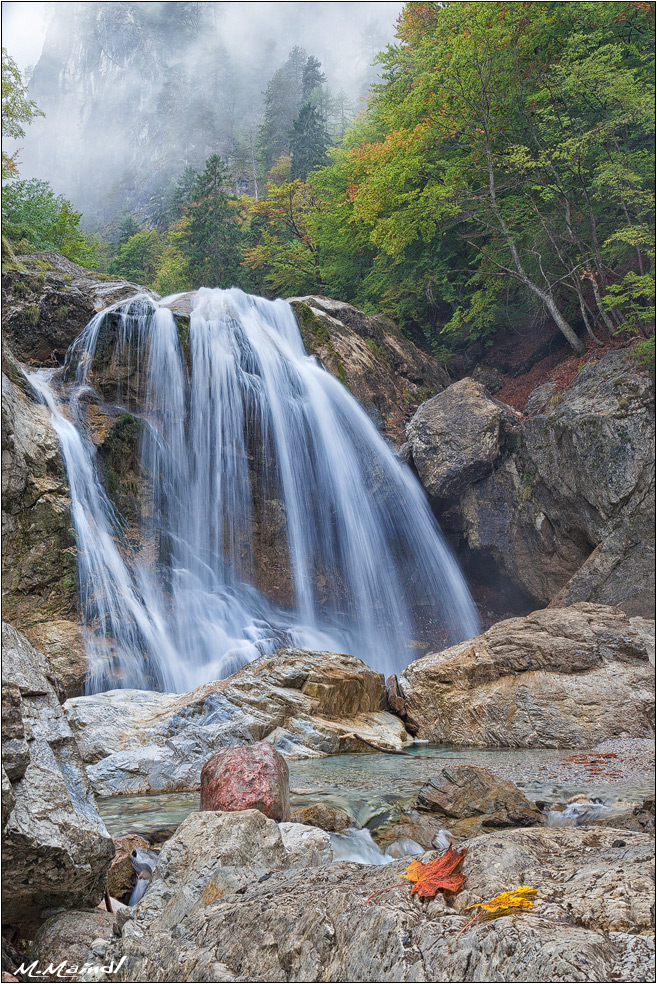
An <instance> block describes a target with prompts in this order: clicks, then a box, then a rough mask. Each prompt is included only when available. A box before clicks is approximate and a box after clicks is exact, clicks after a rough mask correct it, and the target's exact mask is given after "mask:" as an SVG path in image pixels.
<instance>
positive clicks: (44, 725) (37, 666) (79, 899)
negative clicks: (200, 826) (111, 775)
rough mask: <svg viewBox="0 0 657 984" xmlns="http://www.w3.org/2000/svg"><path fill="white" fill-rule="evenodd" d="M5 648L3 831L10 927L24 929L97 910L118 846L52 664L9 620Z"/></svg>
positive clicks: (4, 893) (4, 889) (6, 913)
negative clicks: (51, 917)
mask: <svg viewBox="0 0 657 984" xmlns="http://www.w3.org/2000/svg"><path fill="white" fill-rule="evenodd" d="M2 648H3V659H2V691H3V711H6V714H3V766H4V771H5V773H6V775H7V777H8V780H9V782H10V786H11V789H10V790H7V795H8V797H9V805H10V809H9V810H8V815H7V817H6V821H5V824H4V827H3V875H4V877H3V887H2V899H3V905H4V912H3V922H7V923H9V924H10V925H12V926H21V927H25V926H29V925H32V924H38V923H39V922H40V921H41V918H42V914H43V913H44V912H45V911H47V910H49V909H53V908H57V907H62V908H66V909H69V908H76V907H78V908H84V907H87V906H96V905H98V903H99V902H100V901H101V899H102V898H103V893H104V890H105V885H106V883H107V872H108V870H109V866H110V863H111V860H112V857H113V856H114V844H113V843H112V839H111V837H110V836H109V834H108V833H107V830H106V829H105V825H104V824H103V822H102V820H101V819H100V817H99V815H98V812H97V810H96V805H95V803H94V798H93V794H92V792H91V788H90V786H89V782H88V780H87V776H86V774H85V770H84V766H83V764H82V761H81V759H80V756H79V753H78V749H77V745H76V743H75V739H74V737H73V735H72V733H71V729H70V727H69V725H68V723H67V721H66V718H65V716H64V713H63V711H62V709H61V706H60V704H59V700H58V698H57V695H56V693H55V690H54V688H53V684H52V682H51V680H52V675H51V672H50V670H49V667H48V664H47V663H46V661H45V659H44V657H43V656H42V655H41V654H40V653H38V652H37V651H36V650H35V649H33V647H32V646H31V645H30V644H29V642H28V641H27V639H26V638H25V637H24V636H23V635H21V633H20V632H18V631H17V630H16V629H15V628H13V627H12V626H10V625H7V624H6V623H3V625H2ZM55 682H56V681H55ZM5 739H6V740H5ZM3 792H4V790H3ZM3 800H4V796H3ZM12 801H13V802H12Z"/></svg>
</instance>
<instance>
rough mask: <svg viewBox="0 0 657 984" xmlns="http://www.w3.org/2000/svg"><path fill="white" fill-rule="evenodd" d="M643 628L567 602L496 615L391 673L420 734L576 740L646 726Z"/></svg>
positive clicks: (565, 743) (633, 732) (449, 738)
mask: <svg viewBox="0 0 657 984" xmlns="http://www.w3.org/2000/svg"><path fill="white" fill-rule="evenodd" d="M648 649H649V646H648V639H647V638H646V633H645V631H643V630H642V629H640V628H639V627H637V626H633V625H631V624H630V620H629V619H628V618H627V616H626V615H625V614H624V613H623V612H621V611H619V610H618V609H614V608H610V607H607V606H602V605H589V604H584V603H582V604H577V605H573V606H571V607H570V608H561V609H547V610H544V611H539V612H533V613H532V614H531V615H528V616H526V617H525V618H514V619H508V620H507V621H504V622H498V623H497V624H496V625H493V626H492V627H491V628H490V629H489V630H488V631H487V632H485V633H484V634H483V635H481V636H477V637H476V638H475V639H471V640H469V641H468V642H463V643H460V644H459V645H458V646H453V647H452V648H451V649H447V650H445V651H444V652H442V653H434V654H430V655H429V656H425V657H424V658H423V659H419V660H415V662H413V663H411V664H410V666H407V667H406V669H405V670H404V672H403V674H402V675H401V677H400V686H401V689H402V691H403V693H404V697H405V699H406V707H407V711H408V716H409V719H410V720H412V721H413V722H414V723H415V724H416V726H417V728H418V733H419V735H420V736H421V737H422V738H427V739H430V740H432V741H438V742H454V743H456V744H462V745H501V746H512V747H528V748H532V747H533V748H586V747H591V746H592V745H594V744H595V743H596V742H598V741H602V740H604V739H606V738H618V737H631V738H637V737H639V738H640V737H652V736H653V735H654V700H653V694H654V668H653V667H652V666H651V664H650V662H649V658H648Z"/></svg>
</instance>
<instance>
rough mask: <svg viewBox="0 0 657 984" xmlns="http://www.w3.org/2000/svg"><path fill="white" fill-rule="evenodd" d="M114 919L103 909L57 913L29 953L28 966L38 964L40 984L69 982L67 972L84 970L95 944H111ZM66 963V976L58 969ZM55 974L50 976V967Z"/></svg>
mask: <svg viewBox="0 0 657 984" xmlns="http://www.w3.org/2000/svg"><path fill="white" fill-rule="evenodd" d="M114 918H115V917H114V915H113V914H112V913H110V912H106V911H105V910H103V909H85V910H72V911H69V912H58V913H56V914H55V915H54V916H50V917H49V918H48V919H46V921H45V922H44V923H43V924H42V925H41V926H39V929H38V931H37V934H36V936H35V938H34V943H33V945H32V950H31V951H30V959H29V963H32V961H34V960H37V961H38V970H39V971H40V974H39V980H42V981H61V980H62V978H64V980H66V979H67V977H68V975H67V974H66V970H67V969H68V970H69V974H70V968H73V967H82V965H83V964H84V962H85V958H86V956H87V954H88V952H89V948H90V947H91V945H92V943H94V942H95V940H98V939H104V940H111V938H112V925H113V923H114ZM62 963H64V965H65V966H64V968H63V972H62V971H60V973H59V974H58V973H57V968H58V967H61V965H62ZM51 966H52V967H53V968H54V969H55V973H51V974H49V973H48V967H51Z"/></svg>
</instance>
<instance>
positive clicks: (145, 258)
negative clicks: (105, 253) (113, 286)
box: [108, 229, 163, 286]
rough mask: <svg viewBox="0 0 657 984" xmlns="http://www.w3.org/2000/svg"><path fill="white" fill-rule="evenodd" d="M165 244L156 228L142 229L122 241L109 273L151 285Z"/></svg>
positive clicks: (136, 282) (133, 281)
mask: <svg viewBox="0 0 657 984" xmlns="http://www.w3.org/2000/svg"><path fill="white" fill-rule="evenodd" d="M162 250H163V244H162V241H161V237H160V235H159V233H158V232H157V231H156V230H155V229H142V230H141V231H140V232H137V233H135V234H134V235H132V236H130V237H129V238H128V239H127V240H126V241H125V242H123V243H122V245H121V248H120V250H119V253H118V256H116V257H115V258H114V259H113V260H112V261H111V263H110V265H109V271H108V272H109V273H110V274H112V275H114V276H118V277H124V278H125V279H126V280H130V281H131V282H132V283H134V284H144V285H146V286H150V284H151V283H152V282H153V279H154V277H155V273H156V271H157V268H158V262H159V259H160V256H161V254H162Z"/></svg>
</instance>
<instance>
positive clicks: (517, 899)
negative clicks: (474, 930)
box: [456, 885, 538, 939]
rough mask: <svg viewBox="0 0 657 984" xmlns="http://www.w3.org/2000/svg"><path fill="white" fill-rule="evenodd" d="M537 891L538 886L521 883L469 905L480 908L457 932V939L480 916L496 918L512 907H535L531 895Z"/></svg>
mask: <svg viewBox="0 0 657 984" xmlns="http://www.w3.org/2000/svg"><path fill="white" fill-rule="evenodd" d="M537 892H538V889H537V888H529V886H528V885H519V886H518V888H514V889H513V891H512V892H500V894H499V895H496V896H495V898H493V899H488V901H487V902H475V904H474V905H469V906H468V907H467V908H468V909H479V912H478V913H477V914H476V915H475V916H473V917H472V919H471V920H470V922H468V923H466V924H465V926H464V927H463V929H461V930H460V931H459V932H458V933H457V934H456V939H458V938H459V936H460V935H461V933H462V932H463V931H464V930H466V929H467V928H468V926H472V924H473V922H476V921H477V919H479V917H480V916H491V917H492V918H493V919H494V918H495V917H496V916H504V915H506V913H507V912H510V911H511V910H512V909H521V908H528V909H531V908H533V905H534V902H533V900H532V898H531V896H533V895H536V893H537Z"/></svg>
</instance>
